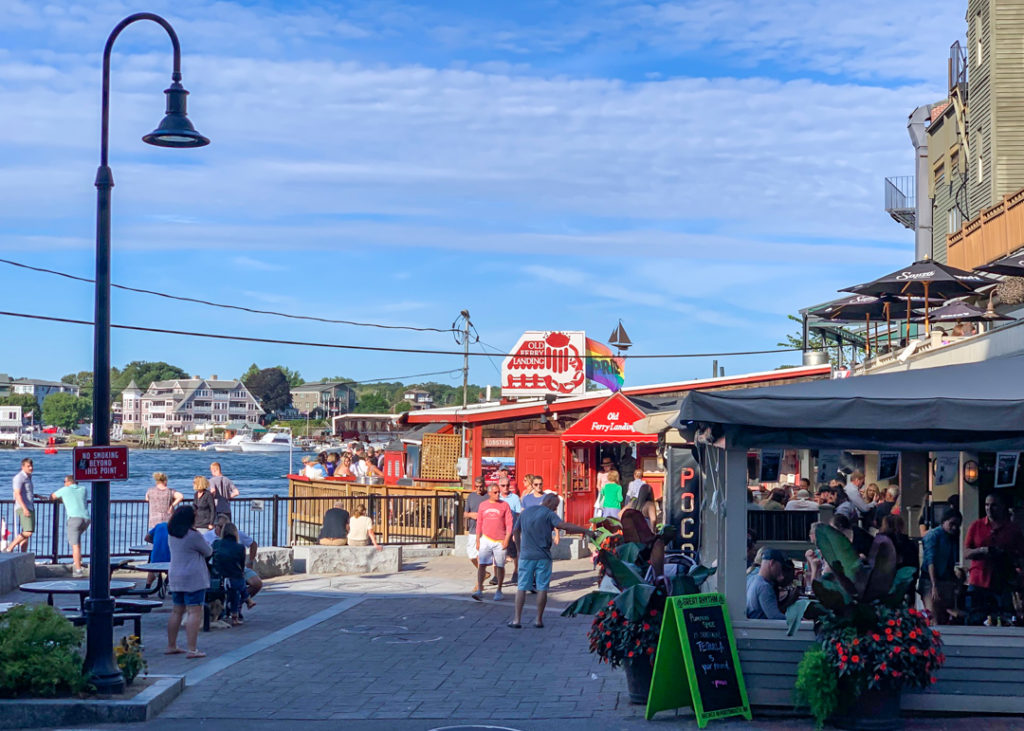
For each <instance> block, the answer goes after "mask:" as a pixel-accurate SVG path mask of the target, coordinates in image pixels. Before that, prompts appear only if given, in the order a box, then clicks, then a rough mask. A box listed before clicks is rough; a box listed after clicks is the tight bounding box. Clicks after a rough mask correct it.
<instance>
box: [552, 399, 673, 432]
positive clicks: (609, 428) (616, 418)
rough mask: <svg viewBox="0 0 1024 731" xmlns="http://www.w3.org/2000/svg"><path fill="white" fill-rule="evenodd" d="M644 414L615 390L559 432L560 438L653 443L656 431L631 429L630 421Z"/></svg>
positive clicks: (642, 416) (637, 419)
mask: <svg viewBox="0 0 1024 731" xmlns="http://www.w3.org/2000/svg"><path fill="white" fill-rule="evenodd" d="M645 416H646V414H645V413H644V412H643V411H641V410H640V408H639V407H638V406H637V405H636V404H634V403H633V402H632V401H630V400H629V399H628V398H626V397H625V396H623V395H622V393H621V392H619V393H615V394H613V395H611V396H609V397H608V398H607V399H606V400H605V401H604V402H603V403H601V404H598V405H597V406H595V407H594V408H593V409H592V410H591V411H590V413H589V414H587V415H586V416H583V417H582V418H581V419H580V420H579V421H577V422H576V423H575V424H573V425H572V426H570V427H569V428H568V429H566V430H565V431H564V432H562V441H563V442H634V443H641V442H650V443H657V441H658V435H657V434H641V433H640V432H638V431H636V430H635V429H633V422H635V421H639V420H640V419H642V418H644V417H645Z"/></svg>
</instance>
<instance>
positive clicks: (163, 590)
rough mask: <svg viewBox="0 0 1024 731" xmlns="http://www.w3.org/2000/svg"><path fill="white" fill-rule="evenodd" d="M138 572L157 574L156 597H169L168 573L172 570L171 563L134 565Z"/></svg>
mask: <svg viewBox="0 0 1024 731" xmlns="http://www.w3.org/2000/svg"><path fill="white" fill-rule="evenodd" d="M132 568H133V569H135V570H136V571H147V572H149V573H152V574H156V595H157V596H158V597H160V598H161V599H163V598H164V597H166V596H167V578H166V577H167V572H168V571H170V570H171V562H170V561H156V562H151V563H136V564H132Z"/></svg>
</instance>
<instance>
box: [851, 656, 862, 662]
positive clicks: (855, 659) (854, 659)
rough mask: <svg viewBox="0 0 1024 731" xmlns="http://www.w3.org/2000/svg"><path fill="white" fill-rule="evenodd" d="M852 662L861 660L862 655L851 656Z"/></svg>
mask: <svg viewBox="0 0 1024 731" xmlns="http://www.w3.org/2000/svg"><path fill="white" fill-rule="evenodd" d="M850 662H852V663H858V662H860V655H854V656H853V657H851V658H850Z"/></svg>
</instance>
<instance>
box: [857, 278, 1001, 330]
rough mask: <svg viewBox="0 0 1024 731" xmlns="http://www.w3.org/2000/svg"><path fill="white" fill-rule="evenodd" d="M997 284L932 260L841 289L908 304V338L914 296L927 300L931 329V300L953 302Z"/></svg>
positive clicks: (925, 316)
mask: <svg viewBox="0 0 1024 731" xmlns="http://www.w3.org/2000/svg"><path fill="white" fill-rule="evenodd" d="M989 284H995V282H994V281H992V280H991V279H989V278H988V277H984V276H982V275H980V274H975V273H973V272H968V271H964V270H963V269H957V268H956V267H951V266H949V265H948V264H940V263H939V262H937V261H932V260H931V259H923V260H921V261H915V262H914V263H913V264H911V265H910V266H908V267H903V268H902V269H897V270H896V271H894V272H891V273H889V274H886V275H885V276H884V277H879V278H878V279H876V280H875V281H873V282H867V283H865V284H857V285H854V286H852V287H847V288H845V289H842V290H840V291H841V292H853V293H854V294H867V295H872V296H875V297H883V296H885V295H895V296H898V297H900V298H902V299H906V301H907V337H908V338H909V337H910V318H911V307H912V306H913V303H912V301H911V296H912V295H915V294H919V295H921V296H923V297H924V298H925V306H924V310H925V314H924V324H925V330H927V329H928V327H929V320H930V317H929V309H930V308H929V304H930V301H931V300H932V299H943V300H945V299H952V298H954V297H962V296H963V295H965V294H969V293H971V292H975V291H977V290H978V289H980V288H982V287H984V286H986V285H989Z"/></svg>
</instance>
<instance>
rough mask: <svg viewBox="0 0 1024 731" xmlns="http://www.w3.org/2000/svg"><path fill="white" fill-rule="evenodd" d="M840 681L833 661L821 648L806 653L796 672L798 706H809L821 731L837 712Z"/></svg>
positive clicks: (814, 648) (816, 725)
mask: <svg viewBox="0 0 1024 731" xmlns="http://www.w3.org/2000/svg"><path fill="white" fill-rule="evenodd" d="M838 695H839V681H838V679H837V677H836V670H835V668H834V667H833V666H832V661H831V660H829V659H828V657H826V656H825V651H824V650H822V649H821V648H820V647H812V648H811V649H809V650H808V651H807V652H806V653H804V656H803V659H801V660H800V666H799V667H798V668H797V671H796V705H797V706H807V707H808V708H809V709H810V711H811V715H812V716H814V720H815V727H816V728H818V729H821V728H822V727H823V726H824V725H825V720H826V719H827V718H828V717H829V716H831V715H832V714H833V713H834V712H835V710H836V701H837V699H838Z"/></svg>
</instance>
